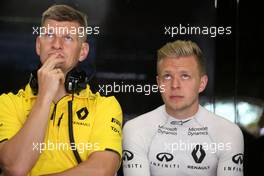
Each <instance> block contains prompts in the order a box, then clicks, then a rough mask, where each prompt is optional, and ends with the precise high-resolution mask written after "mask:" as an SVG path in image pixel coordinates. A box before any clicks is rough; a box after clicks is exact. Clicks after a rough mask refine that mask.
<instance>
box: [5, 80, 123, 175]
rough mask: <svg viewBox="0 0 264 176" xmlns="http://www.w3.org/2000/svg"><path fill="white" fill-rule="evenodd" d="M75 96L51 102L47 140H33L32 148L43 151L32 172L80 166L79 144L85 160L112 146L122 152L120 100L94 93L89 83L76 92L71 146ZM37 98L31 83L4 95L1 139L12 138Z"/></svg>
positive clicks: (113, 149)
mask: <svg viewBox="0 0 264 176" xmlns="http://www.w3.org/2000/svg"><path fill="white" fill-rule="evenodd" d="M71 99H72V97H71V95H69V96H65V97H63V98H62V99H61V100H60V101H59V102H58V103H57V104H54V103H52V104H51V107H50V114H49V117H47V118H49V123H48V127H47V130H46V134H45V142H43V143H41V144H37V143H33V144H32V150H38V151H41V154H40V157H39V159H38V161H37V162H36V164H35V166H34V167H33V169H32V170H31V172H30V173H29V175H43V174H51V173H57V172H61V171H65V170H67V169H69V168H72V167H74V166H76V165H77V161H76V159H75V157H74V154H73V151H72V149H75V148H76V149H77V150H78V153H79V155H80V157H81V159H82V161H84V160H87V159H88V158H89V155H90V154H91V153H93V152H94V151H104V150H112V151H115V152H117V153H119V155H120V156H122V144H121V141H122V132H121V129H122V111H121V107H120V105H119V103H118V102H117V100H116V99H115V98H114V97H113V96H112V97H103V96H101V95H100V94H99V93H96V94H93V93H92V92H91V90H90V88H89V86H88V85H87V88H86V89H85V90H82V91H81V92H80V93H79V94H75V95H74V100H73V107H72V113H73V132H74V139H75V145H73V146H71V145H70V141H69V128H68V101H70V100H71ZM35 100H36V96H34V95H33V93H32V90H31V88H30V86H29V85H27V86H26V88H25V89H21V90H19V92H18V93H17V94H16V95H14V94H12V93H9V94H2V95H1V96H0V141H4V140H8V139H10V138H12V137H13V136H14V135H15V134H16V133H17V132H18V131H19V130H20V129H21V128H22V126H23V124H24V122H25V121H26V120H27V117H28V115H29V113H30V111H31V108H32V106H33V104H34V101H35ZM32 133H34V131H32Z"/></svg>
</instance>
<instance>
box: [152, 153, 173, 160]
mask: <svg viewBox="0 0 264 176" xmlns="http://www.w3.org/2000/svg"><path fill="white" fill-rule="evenodd" d="M156 158H157V160H159V161H164V160H165V161H166V162H169V161H171V160H173V155H172V154H170V153H158V154H157V156H156Z"/></svg>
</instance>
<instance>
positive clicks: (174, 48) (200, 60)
mask: <svg viewBox="0 0 264 176" xmlns="http://www.w3.org/2000/svg"><path fill="white" fill-rule="evenodd" d="M157 56H158V60H157V71H158V64H159V62H160V61H161V60H163V59H164V58H167V57H173V58H179V57H186V56H194V57H195V59H196V61H197V65H198V68H199V71H200V73H201V75H205V74H206V68H205V61H204V57H203V53H202V51H201V49H200V48H199V47H198V45H197V44H196V43H195V42H192V41H190V40H188V41H185V40H176V41H174V42H169V43H167V44H166V45H164V46H163V47H162V48H160V49H159V50H158V52H157Z"/></svg>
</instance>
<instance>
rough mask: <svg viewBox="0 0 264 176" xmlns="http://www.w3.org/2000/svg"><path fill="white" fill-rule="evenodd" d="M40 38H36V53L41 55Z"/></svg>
mask: <svg viewBox="0 0 264 176" xmlns="http://www.w3.org/2000/svg"><path fill="white" fill-rule="evenodd" d="M39 40H40V39H39V36H38V37H37V38H36V53H37V54H38V55H40V41H39Z"/></svg>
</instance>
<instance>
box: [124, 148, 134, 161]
mask: <svg viewBox="0 0 264 176" xmlns="http://www.w3.org/2000/svg"><path fill="white" fill-rule="evenodd" d="M133 158H134V154H133V153H132V152H130V151H128V150H123V158H122V159H123V161H130V160H132V159H133Z"/></svg>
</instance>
